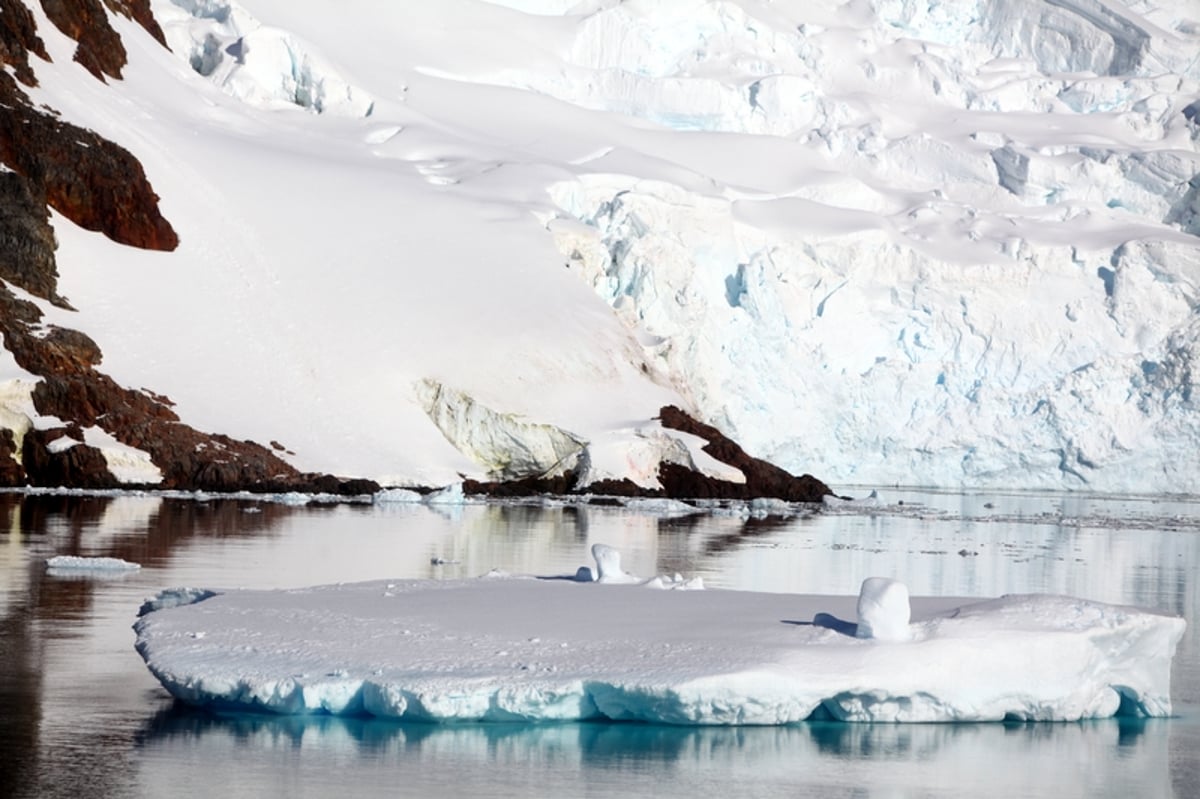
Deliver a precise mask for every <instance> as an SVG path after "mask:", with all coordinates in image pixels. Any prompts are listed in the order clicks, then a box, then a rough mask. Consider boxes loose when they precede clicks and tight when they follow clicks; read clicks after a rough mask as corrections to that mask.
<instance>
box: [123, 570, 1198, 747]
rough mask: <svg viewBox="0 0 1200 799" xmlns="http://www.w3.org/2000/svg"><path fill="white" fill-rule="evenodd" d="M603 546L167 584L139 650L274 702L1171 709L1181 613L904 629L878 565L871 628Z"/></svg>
mask: <svg viewBox="0 0 1200 799" xmlns="http://www.w3.org/2000/svg"><path fill="white" fill-rule="evenodd" d="M615 552H616V551H615V550H612V549H611V548H606V549H605V550H602V551H600V552H599V553H597V555H596V557H597V561H598V565H599V567H600V570H601V575H602V576H601V577H600V579H599V580H598V581H594V580H590V579H586V578H587V577H590V575H584V578H579V577H571V578H565V577H564V578H558V579H538V578H529V577H525V578H522V577H513V576H508V575H503V574H496V573H493V574H490V575H488V576H486V577H483V578H478V579H475V580H447V581H430V580H408V581H397V582H382V581H381V582H369V583H357V584H341V585H335V586H321V587H314V588H303V589H294V590H277V591H252V590H237V591H227V592H199V591H197V590H196V589H180V590H179V591H166V592H163V593H162V594H161V595H160V596H159V597H158V598H156V599H155V600H151V601H150V602H148V603H147V605H146V606H145V607H144V608H143V615H142V616H141V618H140V619H139V620H138V622H137V623H136V625H135V629H136V631H137V649H138V651H139V652H140V653H141V655H142V657H143V658H144V659H145V661H146V664H147V666H148V667H149V669H150V671H151V672H152V673H153V674H154V675H155V677H157V678H158V680H159V681H160V682H161V683H162V684H163V686H164V687H165V688H166V689H167V690H168V691H169V692H170V693H171V694H172V695H173V696H175V697H176V698H178V699H180V700H183V701H185V702H187V703H189V704H193V705H197V706H203V707H209V708H213V709H221V710H236V711H268V712H274V713H281V714H306V713H333V714H363V713H365V714H370V715H374V716H380V717H386V718H398V719H409V720H421V721H451V720H455V721H463V720H472V721H571V720H586V719H610V720H616V721H644V722H656V723H669V724H788V723H794V722H799V721H803V720H805V719H809V718H814V717H817V718H825V717H832V718H836V719H842V720H848V721H889V722H929V721H998V720H1005V719H1009V720H1012V719H1019V720H1030V721H1033V720H1038V721H1065V720H1076V719H1082V718H1093V717H1106V716H1112V715H1115V714H1118V713H1119V714H1122V715H1125V714H1128V715H1139V716H1165V715H1169V714H1170V713H1171V699H1170V667H1171V659H1172V657H1173V655H1174V651H1175V647H1176V645H1177V644H1178V642H1179V640H1180V638H1181V637H1182V635H1183V630H1184V626H1185V623H1184V621H1183V619H1181V618H1177V617H1171V616H1165V615H1160V614H1157V613H1153V612H1149V611H1142V610H1138V609H1135V608H1129V607H1118V606H1113V605H1105V604H1101V603H1097V602H1091V601H1088V600H1084V599H1077V598H1072V597H1063V596H1048V595H1013V596H1006V597H1002V598H1000V599H995V600H991V601H984V602H977V603H970V604H964V605H961V606H955V602H954V601H952V600H944V599H943V600H929V599H926V600H920V601H919V602H918V604H917V608H918V612H917V614H916V618H915V619H914V620H913V621H912V622H911V624H910V622H909V601H908V596H907V589H905V588H904V586H903V585H902V584H900V583H896V582H894V581H891V580H883V581H881V582H879V581H877V580H878V578H872V579H868V580H867V581H865V582H864V585H863V589H862V592H861V594H860V597H859V608H860V609H861V608H864V607H865V606H866V605H874V609H869V610H868V614H873V615H874V616H875V619H874V620H875V622H876V629H883V628H884V627H885V625H883V624H880V621H881V620H883V621H886V622H887V623H888V624H895V625H896V627H894V628H889V629H886V633H887V634H886V635H874V634H872V633H871V632H869V631H868V632H865V633H864V632H863V630H862V626H861V622H860V625H859V626H858V629H857V630H856V629H855V627H856V625H855V624H854V623H852V622H849V621H844V620H841V619H838V618H837V617H836V616H835V615H832V614H830V613H829V612H828V611H831V610H833V611H842V612H845V609H848V608H850V607H852V603H853V599H852V598H845V597H812V596H798V595H790V594H771V593H755V592H744V591H714V590H699V591H694V590H684V591H677V590H659V589H662V588H666V587H686V586H685V585H677V583H676V581H674V580H670V581H666V582H665V583H664V581H663V580H662V579H661V578H658V579H655V580H652V581H649V582H634V581H632V580H629V579H625V577H626V575H625V573H624V572H621V571H620V566H619V560H618V561H617V563H616V568H617V570H618V577H617V578H616V579H605V577H604V576H603V575H605V574H608V575H609V577H610V578H611V577H612V572H611V569H612V568H613V565H614V564H613V561H612V556H613V554H614V553H615ZM584 571H587V570H586V569H581V572H584ZM901 593H902V594H903V597H902V600H903V601H900V594H901ZM205 594H211V595H210V596H208V597H205V596H204V595H205ZM194 600H200V601H194ZM188 603H190V604H188ZM818 611H820V612H818ZM814 614H815V615H814ZM897 614H902V615H903V617H904V618H903V622H902V623H900V622H898V620H897ZM899 628H902V629H903V635H900V634H898V630H899Z"/></svg>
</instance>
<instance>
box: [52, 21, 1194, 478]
mask: <svg viewBox="0 0 1200 799" xmlns="http://www.w3.org/2000/svg"><path fill="white" fill-rule="evenodd" d="M151 5H152V7H153V10H154V13H155V16H156V17H157V19H158V20H159V22H160V24H161V25H162V27H163V29H164V32H165V33H166V37H167V40H168V42H169V43H170V45H171V47H172V49H173V51H174V52H173V53H172V52H166V51H164V50H163V49H162V48H161V47H160V46H159V45H158V44H157V43H155V42H154V41H153V40H152V39H150V37H149V36H147V35H146V34H145V33H144V32H143V31H142V30H141V29H140V28H138V27H137V26H135V25H133V24H132V23H130V22H128V21H126V20H124V19H122V18H119V17H114V25H116V26H117V28H118V30H120V32H121V33H122V36H123V38H124V40H125V43H126V48H127V50H128V51H129V58H130V63H129V66H128V68H127V69H126V71H125V80H123V81H112V82H111V83H110V84H109V85H103V84H101V83H99V82H97V81H95V80H93V79H91V78H90V76H88V75H86V73H85V72H84V71H83V70H82V68H81V67H79V66H78V65H77V64H74V63H73V62H72V61H71V58H70V54H71V52H72V51H73V43H72V42H69V41H68V40H66V39H65V38H64V37H62V36H61V35H60V34H59V33H58V32H57V31H56V30H55V29H54V28H53V27H52V26H50V25H49V24H48V22H46V20H45V17H44V14H43V13H42V12H41V10H40V9H39V8H38V7H37V6H36V4H34V5H32V6H31V8H32V9H33V11H34V13H35V16H36V17H37V19H38V22H39V33H40V34H41V36H42V37H43V39H44V40H45V41H46V44H47V46H48V48H49V49H50V51H51V55H52V56H53V59H54V62H53V63H52V64H45V63H40V62H39V63H37V64H36V70H37V75H38V78H39V81H40V84H41V85H40V88H39V89H37V90H35V91H33V92H32V96H33V97H34V99H35V100H37V101H39V102H45V103H47V104H49V105H51V106H52V107H54V108H57V109H59V110H60V111H62V113H63V115H64V116H65V117H66V118H68V119H70V120H72V121H74V122H76V123H77V124H81V125H84V126H87V127H91V128H94V129H95V130H97V131H98V132H99V133H101V134H102V135H104V136H106V137H108V138H110V139H112V140H114V141H116V142H117V143H119V144H122V145H123V146H125V147H127V148H128V149H129V150H131V151H132V152H133V153H134V154H135V155H136V156H137V157H138V158H139V159H140V160H141V161H142V163H143V165H144V166H145V168H146V172H147V174H148V176H149V178H150V180H151V183H152V184H153V186H154V188H155V191H156V192H157V193H158V194H159V195H161V198H162V199H161V207H162V209H163V212H164V214H165V215H166V217H167V218H168V219H169V220H171V222H172V224H173V225H174V226H175V228H176V230H177V231H178V232H179V234H180V238H181V245H180V247H179V249H178V250H177V251H176V252H174V253H169V254H163V253H145V252H134V251H131V250H129V249H128V248H124V247H120V246H118V245H115V244H111V243H109V242H107V241H105V240H103V239H101V238H99V237H98V236H97V235H95V234H90V233H86V232H84V231H81V230H79V229H77V228H74V227H73V226H72V225H71V224H70V223H69V222H67V221H66V220H64V219H63V218H61V217H57V216H56V217H55V219H54V225H55V230H56V233H57V235H58V238H59V241H60V249H59V270H60V272H61V274H62V280H61V283H60V288H61V291H62V293H63V294H64V295H66V296H67V297H68V298H70V300H71V303H72V305H73V306H74V307H76V308H78V309H79V312H78V313H68V312H64V311H61V310H57V309H49V308H47V309H46V310H47V316H48V317H49V319H50V321H55V322H58V323H60V324H63V325H64V326H68V327H75V328H77V329H81V330H83V331H85V332H87V333H88V334H90V335H91V336H92V337H93V338H94V339H95V340H96V341H97V342H98V343H99V344H100V346H101V348H102V349H103V351H104V354H105V358H104V362H103V367H102V368H103V369H104V370H105V371H107V372H108V373H109V374H111V375H112V376H113V377H115V378H116V379H117V380H118V381H120V382H121V383H122V384H124V385H129V386H133V387H138V386H147V387H150V388H152V389H153V390H155V391H157V392H161V393H163V394H166V395H167V396H169V397H171V398H172V400H174V401H175V402H176V403H177V410H178V412H179V414H180V416H181V417H182V418H183V419H185V420H186V421H187V422H188V423H189V424H192V425H194V426H196V427H199V428H201V429H210V430H219V431H221V432H226V433H228V434H230V435H232V436H234V437H239V438H243V437H244V438H253V439H255V440H257V441H269V440H277V441H280V442H282V443H283V444H284V445H285V446H286V447H287V448H288V449H289V450H291V451H292V452H293V453H294V455H292V456H291V458H292V460H293V461H294V462H295V463H296V465H298V466H299V467H300V468H302V469H306V470H315V471H323V472H332V473H337V474H343V475H350V476H366V477H373V478H376V479H380V480H381V481H383V482H395V483H406V482H421V483H426V484H429V483H440V482H449V481H451V480H453V479H455V478H456V476H457V475H458V474H470V475H483V474H488V473H490V474H493V475H501V476H505V475H512V474H516V473H518V472H519V471H520V470H522V469H551V470H553V469H561V468H566V467H568V466H571V465H573V464H575V463H576V459H577V458H579V457H580V455H581V452H580V449H581V448H582V447H585V446H586V457H585V458H584V460H583V461H582V462H583V463H585V464H586V466H587V468H588V469H589V473H590V474H591V475H593V476H594V477H607V476H611V477H632V478H633V479H635V480H637V481H638V482H641V483H643V484H652V483H653V479H654V478H653V464H655V463H656V460H655V458H654V457H648V456H647V455H646V453H647V451H649V452H651V453H657V452H660V451H662V452H669V451H675V450H676V449H677V448H678V445H677V444H675V443H673V440H672V437H670V436H664V435H663V433H662V431H661V429H660V428H658V426H657V425H655V424H653V423H651V422H650V419H651V417H653V416H654V414H655V413H656V412H657V409H658V407H659V406H661V405H663V404H665V403H667V402H683V404H686V405H690V406H691V407H693V408H694V409H696V410H697V411H699V414H700V415H701V416H702V417H703V418H705V419H706V420H707V421H710V422H712V423H714V424H716V425H717V426H718V427H721V428H722V429H723V430H724V431H725V432H727V433H728V434H729V435H731V437H733V438H735V439H737V440H739V441H740V442H741V443H743V444H744V445H745V446H746V448H747V449H748V450H749V451H750V452H752V453H753V454H755V455H758V456H760V457H766V458H768V459H771V460H773V461H775V462H777V463H779V464H780V465H782V466H784V467H785V468H789V469H791V470H792V471H795V472H805V471H807V472H811V473H813V474H816V475H818V476H819V477H821V478H822V479H824V480H825V481H826V482H831V483H835V484H836V483H847V482H856V483H884V482H887V483H908V484H912V483H919V484H927V485H943V486H956V485H1002V486H1008V487H1056V488H1059V487H1066V488H1076V487H1084V486H1086V487H1088V488H1090V489H1092V490H1126V491H1194V490H1195V488H1196V484H1195V479H1194V477H1193V475H1194V471H1195V467H1196V465H1197V456H1196V454H1195V453H1196V451H1197V447H1196V444H1197V442H1198V441H1200V413H1198V409H1197V405H1196V403H1197V402H1198V401H1200V398H1198V397H1196V396H1194V394H1195V392H1194V391H1193V387H1194V385H1195V381H1196V377H1195V376H1194V375H1196V374H1200V370H1198V369H1197V366H1200V364H1197V358H1198V357H1200V353H1198V350H1197V344H1196V340H1197V334H1198V333H1200V321H1198V320H1200V317H1197V315H1196V313H1195V311H1194V309H1195V307H1196V305H1197V302H1198V294H1200V289H1198V285H1197V283H1198V281H1200V249H1198V248H1197V244H1198V243H1200V238H1197V236H1198V235H1200V189H1197V186H1196V183H1197V175H1200V149H1198V144H1197V143H1198V141H1200V105H1197V102H1198V100H1197V98H1198V97H1200V59H1198V58H1197V56H1196V53H1197V52H1200V11H1198V10H1197V8H1196V6H1195V4H1194V3H1191V2H1187V1H1186V0H1160V1H1159V2H1137V3H1134V4H1131V5H1124V4H1122V3H1119V2H1115V0H1055V2H1038V1H1036V0H1001V1H1000V2H989V3H984V2H963V3H953V4H927V3H918V2H908V1H906V0H896V1H894V2H893V1H891V0H876V2H865V0H851V1H850V2H837V0H824V1H823V2H799V0H795V1H794V2H774V3H772V2H767V1H766V0H739V1H737V2H733V1H732V0H714V1H705V0H687V1H686V2H679V0H631V2H624V3H621V2H611V1H610V0H583V1H582V2H578V3H576V2H568V1H567V0H561V1H557V0H521V1H520V2H518V1H517V0H510V1H509V2H503V3H501V2H490V3H489V2H481V1H479V0H443V2H438V3H391V4H378V3H370V2H366V0H347V2H342V3H337V4H304V5H303V6H302V7H301V6H299V5H297V4H295V3H288V2H283V0H243V1H241V2H226V0H153V1H152V3H151Z"/></svg>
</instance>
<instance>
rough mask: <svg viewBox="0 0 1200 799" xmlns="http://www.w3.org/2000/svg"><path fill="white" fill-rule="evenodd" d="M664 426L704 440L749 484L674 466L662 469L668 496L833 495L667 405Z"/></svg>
mask: <svg viewBox="0 0 1200 799" xmlns="http://www.w3.org/2000/svg"><path fill="white" fill-rule="evenodd" d="M659 421H661V423H662V426H663V427H666V428H670V429H672V430H679V431H681V432H684V433H691V434H692V435H695V436H699V437H700V438H703V439H704V440H705V441H707V442H708V443H707V444H706V445H704V447H702V449H703V450H704V451H705V452H707V453H708V454H709V455H711V456H712V457H714V458H716V459H717V460H719V461H721V462H722V463H727V464H729V465H730V466H733V467H734V468H736V469H738V470H740V471H741V472H742V474H744V475H745V476H746V482H745V483H733V482H729V481H727V480H718V479H715V478H712V477H708V476H707V475H703V474H700V473H699V472H696V471H694V470H691V469H687V468H685V467H683V466H680V465H678V464H674V463H663V464H662V465H661V466H659V470H658V480H659V482H660V483H662V484H663V488H664V490H665V491H666V493H667V495H668V496H672V497H703V498H715V499H750V498H752V497H777V498H778V499H783V500H787V501H788V502H820V501H821V498H822V497H824V496H825V495H826V494H832V493H833V492H832V491H830V490H829V486H827V485H825V484H824V483H822V482H821V481H820V480H818V479H817V478H815V477H813V476H812V475H810V474H805V475H801V476H799V477H796V476H795V475H793V474H791V473H789V472H787V471H785V470H784V469H781V468H779V467H778V466H775V465H774V464H771V463H768V462H767V461H764V460H762V459H761V458H755V457H753V456H751V455H749V454H747V453H746V451H745V450H743V449H742V448H741V447H740V446H739V445H738V444H737V443H735V442H734V441H731V440H730V439H729V438H727V437H726V436H725V435H724V434H722V433H721V431H719V430H717V428H715V427H713V426H712V425H707V424H704V423H703V422H699V421H696V420H695V419H693V418H692V417H691V416H688V415H687V414H686V413H684V412H683V411H682V410H680V409H679V408H676V407H675V406H673V405H667V406H666V407H664V408H663V409H662V410H661V411H660V412H659Z"/></svg>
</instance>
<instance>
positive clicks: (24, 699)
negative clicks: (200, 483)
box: [0, 492, 296, 796]
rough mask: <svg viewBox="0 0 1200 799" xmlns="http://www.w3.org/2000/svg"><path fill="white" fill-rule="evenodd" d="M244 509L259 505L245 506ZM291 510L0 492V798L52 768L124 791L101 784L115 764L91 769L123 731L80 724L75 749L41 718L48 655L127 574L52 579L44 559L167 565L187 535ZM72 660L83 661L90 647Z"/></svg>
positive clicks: (269, 519) (79, 631)
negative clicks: (80, 744) (82, 743)
mask: <svg viewBox="0 0 1200 799" xmlns="http://www.w3.org/2000/svg"><path fill="white" fill-rule="evenodd" d="M249 508H257V509H258V510H256V511H255V512H253V513H247V512H246V511H247V509H249ZM295 510H296V509H294V508H289V507H287V506H283V505H272V504H261V505H260V504H257V503H246V502H228V501H226V502H195V501H188V500H171V499H162V498H159V497H150V496H135V495H128V496H120V497H99V496H78V495H54V494H50V495H26V494H21V493H8V492H0V752H2V753H3V758H2V760H3V766H2V767H0V796H36V795H41V794H42V793H43V789H45V788H46V784H45V783H46V779H47V775H48V774H50V773H54V774H55V775H56V776H55V781H56V782H55V784H56V785H58V787H59V788H61V787H62V786H63V785H70V784H77V786H78V788H79V793H78V795H80V796H84V795H93V796H100V795H106V794H108V793H109V791H108V789H109V788H112V789H113V790H114V791H116V792H117V793H119V792H120V791H117V790H116V789H117V788H118V787H119V786H117V785H116V784H112V785H109V784H107V783H106V782H105V779H106V778H108V777H113V778H117V779H118V780H119V778H118V777H117V776H116V775H118V774H119V770H116V769H113V768H112V767H111V765H108V766H106V767H93V766H94V765H96V764H89V758H90V757H94V756H96V755H95V754H94V753H98V752H100V751H102V750H104V749H105V744H104V743H103V741H102V740H101V739H102V738H103V737H105V736H108V737H111V736H113V735H117V736H120V735H122V734H127V733H123V732H122V731H121V730H119V729H112V728H105V727H102V728H100V729H93V730H86V731H85V730H82V729H80V730H76V731H75V732H76V735H77V737H78V738H79V739H82V738H83V737H87V739H88V741H89V742H90V743H89V745H87V746H83V747H78V746H75V745H74V744H72V743H71V742H70V741H71V740H72V739H70V738H66V737H64V736H63V731H62V730H61V729H60V728H61V726H62V725H61V723H60V720H59V719H53V720H48V719H46V718H45V713H46V711H45V710H44V708H43V694H44V693H45V690H46V685H45V682H46V680H47V679H48V677H47V674H48V672H53V666H51V665H50V663H49V659H50V657H51V655H52V653H53V654H54V656H56V657H59V658H62V657H64V656H65V657H67V658H70V657H72V656H71V654H70V653H71V651H72V645H71V641H72V640H73V639H75V638H77V637H80V636H83V635H85V634H86V633H85V631H84V630H85V626H86V624H87V621H88V619H89V617H90V616H91V615H92V614H93V611H94V603H95V597H96V593H97V591H99V590H103V587H104V586H106V585H108V584H110V583H111V581H113V580H121V579H126V578H127V575H125V576H122V575H101V574H92V575H81V576H76V577H74V578H72V577H70V576H61V575H60V576H53V575H50V574H48V573H47V572H46V568H45V560H46V559H47V558H49V557H51V556H53V555H83V556H89V557H114V558H122V559H124V560H129V561H133V562H136V563H141V564H143V565H163V564H165V563H167V562H168V561H169V560H170V559H171V557H172V552H173V551H175V550H176V549H177V548H178V547H179V546H180V544H181V543H182V542H184V541H186V540H188V539H192V538H195V537H250V536H257V535H262V534H263V533H265V532H267V531H269V530H271V529H272V528H275V527H277V526H278V525H279V524H280V522H281V521H282V520H283V519H284V518H286V517H287V516H288V515H289V514H291V513H293V512H294V511H295ZM75 657H76V658H79V659H83V658H86V649H84V650H83V651H81V652H80V653H79V654H78V655H76V656H75ZM80 666H81V668H86V664H85V663H82V662H81V664H80ZM62 688H63V686H60V685H56V686H55V690H62ZM67 722H68V723H69V719H68V720H67ZM85 733H86V735H85ZM72 775H77V776H75V777H73V776H72Z"/></svg>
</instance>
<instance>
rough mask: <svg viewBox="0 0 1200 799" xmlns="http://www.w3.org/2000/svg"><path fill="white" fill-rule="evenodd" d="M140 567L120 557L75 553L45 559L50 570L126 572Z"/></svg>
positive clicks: (140, 566) (138, 564)
mask: <svg viewBox="0 0 1200 799" xmlns="http://www.w3.org/2000/svg"><path fill="white" fill-rule="evenodd" d="M140 568H142V565H141V564H140V563H132V562H130V561H127V560H121V559H120V558H86V557H80V556H77V555H55V556H54V557H52V558H47V559H46V569H47V571H51V572H128V571H137V570H138V569H140Z"/></svg>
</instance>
